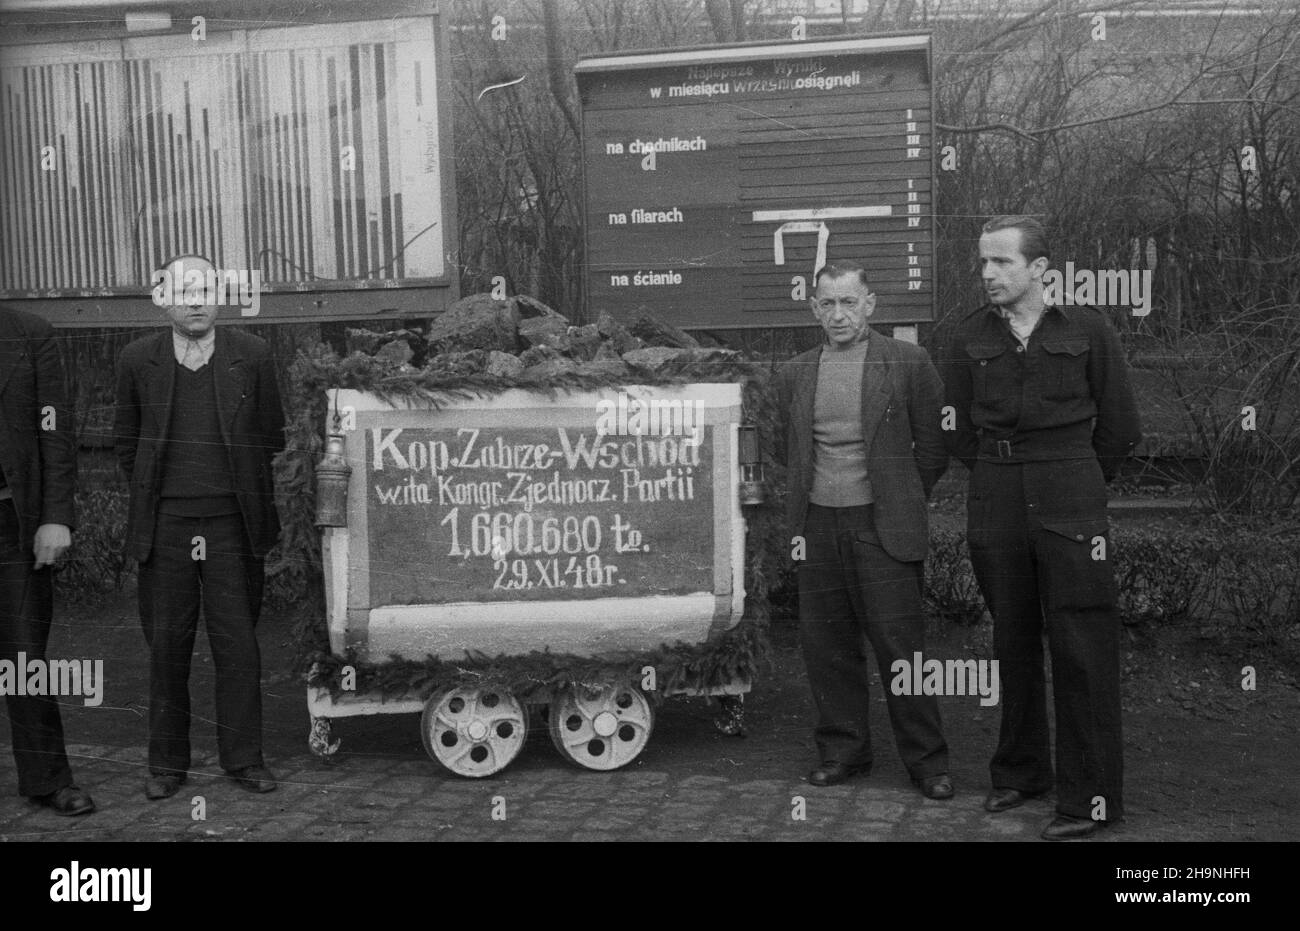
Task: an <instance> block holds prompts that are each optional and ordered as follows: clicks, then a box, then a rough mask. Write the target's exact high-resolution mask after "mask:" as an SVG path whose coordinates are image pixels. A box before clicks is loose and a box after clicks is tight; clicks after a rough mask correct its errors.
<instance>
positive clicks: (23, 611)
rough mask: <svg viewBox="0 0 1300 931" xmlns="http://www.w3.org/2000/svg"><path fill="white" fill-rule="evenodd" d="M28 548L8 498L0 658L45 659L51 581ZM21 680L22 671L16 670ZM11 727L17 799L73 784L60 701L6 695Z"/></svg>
mask: <svg viewBox="0 0 1300 931" xmlns="http://www.w3.org/2000/svg"><path fill="white" fill-rule="evenodd" d="M34 562H35V558H34V557H33V555H32V553H31V551H30V550H26V551H25V550H24V548H23V547H22V546H20V544H19V540H18V514H17V512H15V511H14V503H13V501H12V500H9V499H5V500H2V501H0V659H6V660H9V661H10V662H12V663H17V662H18V654H19V653H24V654H26V659H27V660H28V661H30V660H34V659H35V660H41V661H42V662H43V661H44V660H45V645H46V644H47V643H49V640H50V623H51V621H53V619H54V580H53V577H52V574H51V571H50V568H49V566H46V567H45V568H44V569H41V570H39V571H36V570H33V569H32V564H33V563H34ZM15 674H16V675H18V676H22V677H25V676H26V670H25V668H24V669H15ZM6 702H7V704H8V708H9V726H10V730H11V731H12V733H13V742H14V763H15V764H16V765H17V767H18V793H19V794H20V795H48V794H50V793H51V792H55V791H57V790H59V789H62V788H63V787H64V786H70V785H72V770H71V769H70V768H69V767H68V757H67V754H66V753H65V752H64V749H63V722H62V721H61V720H60V718H59V705H58V702H57V701H55V700H54V699H53V698H50V697H48V696H39V695H38V696H34V695H9V696H7V698H6Z"/></svg>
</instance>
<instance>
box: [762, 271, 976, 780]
mask: <svg viewBox="0 0 1300 931" xmlns="http://www.w3.org/2000/svg"><path fill="white" fill-rule="evenodd" d="M811 304H812V312H813V315H814V317H815V318H816V320H817V322H818V323H820V324H821V326H822V329H823V330H824V331H825V333H826V342H825V344H824V345H822V346H820V347H818V348H817V349H813V350H811V351H809V352H806V353H804V354H803V355H800V356H796V357H795V358H793V359H791V360H790V361H788V362H786V363H784V364H783V365H782V366H781V368H780V369H779V371H778V373H777V375H776V390H777V404H778V408H779V415H780V416H782V417H783V418H784V422H783V423H782V424H781V425H780V426H779V427H778V430H777V438H776V439H777V443H776V445H777V455H778V457H779V458H781V459H783V460H784V461H785V462H786V465H787V475H788V487H789V497H788V499H787V513H788V518H789V523H790V533H791V534H792V536H793V537H794V538H795V543H794V549H795V557H796V559H798V558H799V556H800V555H802V556H803V558H802V559H801V560H799V562H798V568H797V572H798V585H799V622H800V639H801V642H802V646H803V654H804V661H805V663H806V665H807V668H808V680H809V684H810V685H811V686H812V691H813V697H814V699H815V701H816V703H817V712H818V723H817V727H816V730H815V732H814V733H815V737H816V742H817V749H818V753H819V755H820V757H821V760H820V763H819V765H818V766H817V768H815V769H814V770H813V771H812V772H811V773H810V774H809V776H808V781H809V782H811V783H812V784H813V785H818V786H827V785H834V784H836V783H839V782H843V781H844V780H845V779H847V778H848V777H849V776H851V775H853V774H854V773H857V772H865V771H867V770H869V769H870V767H871V763H872V752H871V734H870V731H869V730H868V721H867V718H868V715H867V712H868V707H869V706H868V695H867V681H868V680H867V666H866V657H865V655H864V650H863V643H862V639H863V635H864V634H865V636H866V639H867V640H869V641H870V642H871V646H872V649H873V650H874V651H875V654H876V662H877V664H878V666H879V669H880V674H881V679H882V681H890V680H892V679H893V678H894V676H893V674H892V672H891V670H892V668H893V665H894V664H895V663H896V662H897V661H900V660H901V661H905V662H906V663H907V664H908V665H909V666H910V665H911V664H912V663H913V662H914V661H915V656H916V654H918V653H923V652H924V639H925V620H924V615H923V613H922V607H921V596H922V584H923V576H922V567H923V565H924V560H925V553H926V550H927V548H928V545H929V532H928V528H927V520H926V518H927V513H926V512H927V505H926V499H927V498H928V497H929V494H930V490H931V489H932V488H933V487H934V485H935V483H936V482H938V480H939V478H940V476H942V475H943V473H944V470H945V469H946V468H947V464H948V456H947V453H946V451H945V449H944V443H943V437H942V435H941V432H940V416H941V415H940V399H941V397H942V385H941V383H940V381H939V375H938V373H937V372H936V371H935V369H934V366H932V365H931V364H930V360H929V357H928V356H927V355H926V353H925V350H923V349H921V348H920V347H918V346H913V345H910V344H908V343H905V342H902V341H900V340H895V339H891V338H889V337H887V336H883V335H881V334H879V333H874V332H872V331H871V329H870V327H869V326H868V325H867V321H868V318H869V317H870V316H871V314H872V312H873V311H874V310H875V307H876V296H875V295H874V294H872V293H871V291H870V289H869V288H868V286H867V278H866V272H865V271H864V269H863V268H862V266H861V265H857V264H854V263H847V262H844V263H840V264H839V265H828V266H826V267H825V268H823V269H821V270H820V272H819V273H818V275H817V279H816V294H815V297H813V299H812V302H811ZM800 541H802V544H803V549H804V552H803V553H802V554H800V553H799V549H800V548H801V547H800ZM886 702H887V704H888V708H889V718H890V722H891V723H892V725H893V729H894V738H895V740H896V741H897V743H898V751H899V755H900V756H901V757H902V759H903V764H904V765H905V766H906V767H907V771H908V774H909V775H910V776H911V777H912V780H913V782H914V783H916V784H917V785H918V786H919V787H920V789H921V791H922V792H923V793H924V794H925V795H926V797H928V798H934V799H946V798H951V797H952V795H953V787H952V780H951V779H950V777H949V775H948V746H947V743H946V742H945V740H944V737H943V730H942V725H941V723H940V720H939V706H938V702H937V699H936V698H935V696H933V695H902V694H896V693H895V692H894V690H893V689H890V690H889V691H888V692H887V693H886Z"/></svg>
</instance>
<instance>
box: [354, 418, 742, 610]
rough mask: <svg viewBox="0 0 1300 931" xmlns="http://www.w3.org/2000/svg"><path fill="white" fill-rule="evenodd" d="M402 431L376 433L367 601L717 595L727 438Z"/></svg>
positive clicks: (500, 428)
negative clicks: (717, 497) (718, 456)
mask: <svg viewBox="0 0 1300 931" xmlns="http://www.w3.org/2000/svg"><path fill="white" fill-rule="evenodd" d="M394 429H395V428H385V429H383V430H380V431H378V435H376V431H366V460H365V468H366V469H367V474H366V481H365V488H366V509H367V528H368V537H369V539H368V544H369V553H370V557H369V563H370V603H371V605H376V606H377V605H401V604H446V603H450V602H463V601H478V602H481V601H521V600H529V601H554V600H561V599H571V598H602V597H637V596H646V595H670V594H690V593H694V592H705V591H710V590H712V588H713V580H714V539H713V537H714V521H713V519H712V514H713V494H714V489H713V482H712V474H713V472H712V469H713V453H712V447H711V445H710V444H711V443H712V442H713V440H714V431H715V430H716V429H717V428H714V427H708V428H705V429H704V430H703V435H702V438H701V442H699V443H695V442H694V441H693V439H692V438H691V437H689V436H681V435H676V436H645V437H635V436H606V437H601V438H598V437H597V436H596V434H595V431H594V429H593V428H591V427H572V426H570V427H558V426H551V427H520V426H504V425H494V426H484V427H482V428H475V429H472V430H471V429H469V428H463V429H460V430H450V429H424V428H410V427H407V428H402V429H401V430H400V433H399V434H398V435H396V436H395V437H394V436H393V433H392V431H393V430H394ZM471 440H472V442H471ZM413 446H414V448H413ZM376 447H379V449H380V451H381V454H380V457H379V461H380V462H382V464H383V468H382V469H376V468H375V462H376V458H375V453H376ZM421 450H423V452H421ZM683 456H684V457H685V461H683V460H682V458H681V457H683ZM417 457H423V459H422V460H417ZM417 466H418V467H417ZM434 466H437V468H436V469H435V468H434ZM498 515H501V516H498ZM494 524H495V526H494ZM530 530H531V537H530V536H529V532H530ZM530 541H531V542H530ZM494 546H495V547H496V551H495V552H494ZM611 567H612V568H611ZM597 580H599V581H598V582H597ZM516 583H518V585H516ZM519 586H522V587H519Z"/></svg>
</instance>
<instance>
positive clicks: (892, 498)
mask: <svg viewBox="0 0 1300 931" xmlns="http://www.w3.org/2000/svg"><path fill="white" fill-rule="evenodd" d="M820 357H821V347H818V348H816V349H812V350H809V351H808V352H805V353H803V354H802V355H798V356H795V357H794V358H793V359H791V360H789V361H788V362H785V363H783V364H782V365H781V366H780V367H779V368H778V370H777V373H776V402H777V405H778V411H777V414H778V419H777V423H778V426H777V431H776V433H777V435H776V443H775V446H776V454H777V456H778V458H780V459H781V460H783V461H784V462H785V464H786V469H787V480H788V486H789V494H788V496H787V498H786V516H787V518H788V520H789V524H790V533H791V535H792V536H797V535H800V534H802V533H803V526H804V519H805V517H806V516H807V514H808V494H809V492H810V491H811V490H812V480H813V402H814V399H815V395H816V393H817V369H818V364H819V360H820ZM864 369H865V370H864V372H863V378H862V435H863V437H864V438H865V439H866V442H867V474H868V476H869V478H870V480H871V487H872V491H873V492H874V495H875V518H876V533H877V534H878V535H879V537H880V543H881V545H882V546H883V547H884V549H885V552H887V553H889V555H890V556H892V557H894V558H895V559H897V560H899V561H901V562H919V561H920V560H923V559H925V553H926V550H927V548H928V547H929V536H930V535H929V525H928V519H927V518H928V508H927V505H926V500H927V499H928V498H929V496H930V491H931V490H932V489H933V488H934V486H935V483H936V482H938V481H939V478H940V477H941V476H942V475H943V473H944V471H945V470H946V469H947V468H948V453H947V450H946V449H945V447H944V441H943V431H942V429H941V424H940V418H941V416H942V414H941V407H942V404H943V400H942V399H943V383H942V382H941V381H940V380H939V373H938V372H937V371H935V368H934V365H933V364H931V362H930V357H929V355H928V354H927V353H926V351H925V350H924V349H922V348H921V347H919V346H913V345H912V344H911V343H905V342H903V341H901V340H896V339H892V338H890V337H888V336H883V335H881V334H880V333H877V332H875V331H872V333H871V336H870V339H869V341H868V343H867V357H866V361H865V363H864Z"/></svg>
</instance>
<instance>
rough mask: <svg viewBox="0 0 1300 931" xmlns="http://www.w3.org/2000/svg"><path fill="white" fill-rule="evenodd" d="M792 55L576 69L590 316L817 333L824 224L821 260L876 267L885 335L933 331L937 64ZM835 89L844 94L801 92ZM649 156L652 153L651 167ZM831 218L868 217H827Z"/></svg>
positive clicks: (852, 55)
mask: <svg viewBox="0 0 1300 931" xmlns="http://www.w3.org/2000/svg"><path fill="white" fill-rule="evenodd" d="M798 46H799V43H791V44H789V45H785V46H763V47H758V48H754V49H747V50H745V51H744V52H743V53H740V52H738V53H737V56H736V57H729V58H727V59H726V60H725V62H722V60H721V59H719V60H717V61H715V62H714V63H712V64H709V63H704V64H700V65H686V64H682V63H681V62H680V61H677V62H674V63H671V64H668V63H666V64H664V65H662V66H656V64H655V61H656V57H655V55H653V54H647V55H642V56H640V57H639V58H638V59H637V60H636V62H635V63H636V67H634V68H625V67H622V66H620V65H619V64H618V56H611V57H610V58H609V59H605V60H604V61H608V62H610V65H609V66H608V70H602V69H604V68H605V67H606V66H605V65H604V64H602V65H600V66H599V67H593V66H591V65H584V66H583V68H581V69H580V70H579V72H578V84H579V90H580V93H581V98H582V101H583V157H584V179H585V209H586V223H585V227H584V228H585V233H586V263H587V264H586V269H587V288H586V291H587V302H588V307H587V309H588V312H589V314H593V315H594V314H595V313H599V312H601V311H610V312H612V313H614V314H615V316H627V315H629V314H631V313H632V312H634V311H635V310H637V309H638V308H645V309H647V310H649V311H651V312H652V313H654V314H657V315H659V316H662V317H664V318H665V319H667V320H668V321H670V322H672V323H674V324H677V325H678V326H684V327H692V328H707V327H736V326H755V325H757V326H807V325H808V323H809V319H810V317H809V311H808V304H807V299H806V298H807V294H806V290H807V287H808V286H809V285H810V283H811V280H812V277H813V273H814V271H815V268H816V266H817V262H818V259H819V257H820V255H821V254H822V253H819V249H818V244H819V237H818V233H819V232H820V227H817V224H824V226H825V228H826V242H825V248H824V256H825V258H826V259H827V260H830V261H836V260H838V261H844V260H850V259H852V260H857V261H861V262H862V263H863V264H864V265H865V266H866V267H867V269H868V276H869V278H870V279H871V282H872V288H873V290H874V291H875V292H876V293H877V294H878V295H879V307H878V310H877V315H876V320H877V322H890V323H913V322H918V321H925V320H932V319H934V306H933V294H934V267H933V251H934V250H933V237H934V231H933V214H934V210H935V206H934V203H933V198H934V179H933V167H932V165H933V159H932V148H933V145H934V138H933V134H932V126H931V106H932V102H933V100H932V91H931V86H930V81H929V72H928V67H927V61H926V53H925V51H924V50H912V51H885V52H880V51H874V52H868V51H849V52H844V51H843V50H842V49H841V51H839V52H837V53H835V54H827V55H824V56H819V57H807V56H804V57H800V56H799V52H798ZM751 53H752V57H750V55H751ZM729 54H730V53H729ZM660 60H662V56H660ZM643 62H644V63H643ZM824 79H829V80H831V81H838V82H839V83H840V84H841V85H843V86H838V87H834V88H829V87H827V86H825V85H823V86H820V87H818V86H815V84H814V85H810V86H802V87H796V86H795V84H794V82H797V81H801V82H804V83H805V85H807V84H808V83H809V82H810V81H811V82H816V81H818V80H824ZM781 82H784V83H781ZM706 86H707V88H709V90H711V93H704V92H703V90H704V88H705V87H706ZM674 88H675V89H676V90H674ZM656 89H657V96H656V94H655V93H654V92H655V91H656ZM634 143H639V145H637V146H636V150H635V151H633V144H634ZM646 143H650V144H658V145H659V151H656V152H655V153H654V156H653V159H648V158H647V153H646ZM692 149H693V150H692ZM885 208H888V212H887V213H885V214H884V215H881V214H882V213H884V211H885ZM826 209H830V210H838V211H856V212H857V213H856V215H853V214H850V215H843V214H841V215H832V216H825V215H824V214H820V213H816V211H821V210H826ZM634 210H640V211H643V213H641V214H639V215H634V214H633V211H634ZM776 211H781V212H782V213H781V214H780V215H775V214H774V212H776ZM863 214H866V215H863ZM647 218H651V219H653V220H655V222H645V220H646V219H647ZM638 219H640V220H641V222H638ZM787 224H795V225H794V226H787ZM808 224H811V225H813V226H814V227H816V228H814V229H811V230H810V229H808V228H806V227H807V225H808ZM782 227H785V229H784V231H783V232H782V234H781V242H782V250H783V252H784V255H783V259H784V261H783V262H782V263H781V264H777V260H778V255H779V252H778V249H777V246H776V234H777V232H778V230H780V229H782ZM638 274H640V275H642V281H643V282H644V283H642V284H637V275H638ZM647 275H649V276H650V277H648V278H647V277H646V276H647ZM801 280H802V284H803V286H804V288H805V291H804V293H800V291H799V288H800V281H801Z"/></svg>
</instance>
